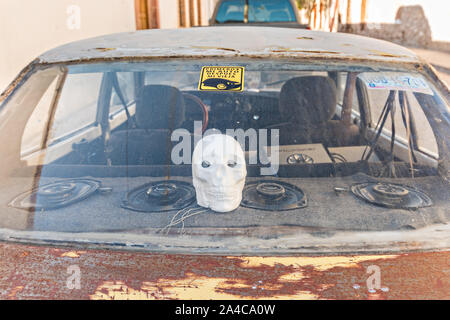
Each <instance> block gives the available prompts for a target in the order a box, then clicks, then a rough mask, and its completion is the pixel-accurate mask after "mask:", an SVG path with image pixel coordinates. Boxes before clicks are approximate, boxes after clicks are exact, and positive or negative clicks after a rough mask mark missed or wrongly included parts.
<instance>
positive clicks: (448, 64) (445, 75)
mask: <svg viewBox="0 0 450 320" xmlns="http://www.w3.org/2000/svg"><path fill="white" fill-rule="evenodd" d="M409 49H410V50H412V51H414V52H415V53H416V54H417V55H419V56H420V57H422V58H423V59H425V60H427V61H428V62H430V63H431V64H432V65H433V67H434V68H435V69H436V70H437V71H438V73H439V76H440V77H441V79H442V80H444V81H445V82H446V83H447V86H449V87H450V53H446V52H443V51H437V50H426V49H418V48H409Z"/></svg>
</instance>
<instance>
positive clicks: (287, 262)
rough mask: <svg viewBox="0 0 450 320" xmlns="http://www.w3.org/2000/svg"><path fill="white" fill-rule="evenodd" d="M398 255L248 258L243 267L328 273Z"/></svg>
mask: <svg viewBox="0 0 450 320" xmlns="http://www.w3.org/2000/svg"><path fill="white" fill-rule="evenodd" d="M396 257H397V255H378V256H376V255H369V256H351V257H342V256H340V257H339V256H337V257H336V256H335V257H314V258H311V257H303V258H301V259H298V258H295V257H276V258H273V257H251V258H246V259H245V261H244V262H243V265H245V266H247V267H254V268H258V267H261V266H263V265H264V266H269V267H274V266H275V265H283V266H296V267H304V266H308V265H311V266H314V268H315V269H317V270H319V271H326V270H328V269H331V268H334V267H342V268H351V267H356V266H357V265H358V263H361V262H363V261H368V260H374V259H393V258H396Z"/></svg>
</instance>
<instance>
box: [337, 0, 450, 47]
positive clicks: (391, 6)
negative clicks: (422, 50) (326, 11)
mask: <svg viewBox="0 0 450 320" xmlns="http://www.w3.org/2000/svg"><path fill="white" fill-rule="evenodd" d="M366 1H367V4H366V9H367V16H366V22H368V23H383V24H394V23H395V20H396V14H397V11H398V9H399V8H400V7H402V6H414V5H420V6H421V7H422V8H423V10H424V12H425V16H426V18H427V20H428V23H429V25H430V28H431V35H432V40H433V41H450V28H449V26H448V20H449V17H450V1H449V0H366ZM351 3H352V5H351V21H350V23H359V22H361V0H352V1H351ZM340 4H341V5H340V12H341V14H342V16H343V18H344V19H343V21H342V22H344V23H346V21H345V15H346V8H347V1H341V2H340Z"/></svg>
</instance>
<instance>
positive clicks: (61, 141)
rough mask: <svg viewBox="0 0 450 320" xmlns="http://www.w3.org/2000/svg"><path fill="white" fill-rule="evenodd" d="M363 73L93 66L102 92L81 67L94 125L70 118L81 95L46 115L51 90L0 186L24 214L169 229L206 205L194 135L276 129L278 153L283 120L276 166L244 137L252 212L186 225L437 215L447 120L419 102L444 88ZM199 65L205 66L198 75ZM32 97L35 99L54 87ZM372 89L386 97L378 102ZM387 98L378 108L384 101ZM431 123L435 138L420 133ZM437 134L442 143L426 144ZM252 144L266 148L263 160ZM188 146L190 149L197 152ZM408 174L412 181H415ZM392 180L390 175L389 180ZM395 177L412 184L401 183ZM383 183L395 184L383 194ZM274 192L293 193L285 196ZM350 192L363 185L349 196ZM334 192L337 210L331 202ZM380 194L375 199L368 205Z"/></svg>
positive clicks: (411, 224) (42, 226) (366, 222)
mask: <svg viewBox="0 0 450 320" xmlns="http://www.w3.org/2000/svg"><path fill="white" fill-rule="evenodd" d="M359 73H360V72H353V71H351V72H347V71H343V72H341V71H325V72H324V71H320V72H311V71H304V72H294V73H289V72H287V73H286V74H283V75H281V76H279V77H276V79H268V80H264V81H263V83H262V85H260V86H253V85H251V83H252V81H253V79H252V75H251V73H249V76H248V79H247V81H248V82H247V85H246V86H245V87H244V90H243V91H242V92H240V91H221V90H216V91H201V90H198V89H197V88H196V86H197V85H198V80H197V83H196V84H195V83H194V84H193V85H186V83H189V81H185V84H182V85H181V84H179V85H174V84H172V85H171V81H172V83H174V81H173V80H170V79H169V80H170V81H162V80H158V78H157V77H155V76H154V75H151V74H150V75H149V74H148V73H147V72H145V71H133V72H130V71H124V72H122V71H108V72H102V73H99V74H98V75H99V76H98V77H97V78H96V79H95V81H96V82H95V83H97V87H98V92H97V91H96V89H95V88H94V85H93V83H94V82H92V83H85V82H86V81H83V80H80V81H79V82H76V86H75V87H74V88H80V87H82V86H83V85H86V87H87V88H88V89H89V90H92V91H93V92H97V94H98V96H97V98H96V99H94V100H95V101H94V102H92V101H90V100H89V102H88V105H89V106H90V107H91V108H92V112H91V114H92V117H95V120H94V121H85V126H84V127H81V128H71V129H70V130H69V129H67V128H69V127H70V125H71V123H73V122H71V121H69V120H71V119H74V120H73V121H75V120H76V119H77V117H81V118H83V117H87V114H88V112H87V110H88V108H87V107H86V108H85V109H82V110H85V112H81V113H67V116H66V118H65V117H63V116H61V119H62V120H61V119H58V117H59V116H60V114H59V113H58V112H59V110H57V111H56V112H51V111H49V110H51V109H43V110H44V111H42V112H41V113H42V117H41V118H40V119H41V120H39V121H38V120H36V119H38V118H36V117H35V115H34V113H36V112H37V111H38V109H39V104H38V106H37V107H36V108H35V110H34V111H33V110H31V114H28V115H25V114H24V120H21V121H22V122H23V124H22V125H21V128H22V129H14V130H22V132H24V133H23V137H22V148H21V151H20V152H21V156H20V158H21V162H20V164H18V165H17V166H15V167H14V170H13V171H11V170H10V171H9V172H8V174H7V175H8V176H9V177H13V178H14V179H18V180H21V181H24V183H23V184H22V187H21V188H19V187H16V188H14V189H10V190H7V185H4V186H3V189H2V190H6V191H5V192H4V194H5V195H4V199H3V200H2V199H0V200H1V201H2V203H8V208H9V209H8V210H13V209H12V208H14V212H16V211H17V209H18V210H24V211H25V212H33V219H31V220H30V219H28V220H27V219H25V220H26V221H27V222H26V223H25V227H23V228H25V229H26V228H28V229H29V228H31V229H33V230H52V231H68V232H82V231H86V232H89V231H123V230H138V229H142V228H144V229H148V230H160V229H161V228H163V227H164V226H167V225H173V221H178V220H176V219H175V217H176V215H177V214H179V213H180V210H181V211H182V210H187V211H189V210H191V209H192V210H194V211H195V210H196V209H195V190H194V189H193V187H192V184H191V183H192V166H191V164H190V163H174V161H173V159H172V152H173V150H174V148H176V146H177V145H178V144H179V143H180V141H182V140H184V139H186V141H189V142H190V144H189V145H190V147H191V149H190V151H188V152H189V153H190V152H192V149H193V146H195V141H196V139H199V137H201V136H202V134H205V135H206V134H207V133H208V132H209V131H211V132H216V131H220V132H222V133H225V132H226V130H227V129H234V130H237V129H241V130H243V132H244V133H251V132H253V131H252V130H254V132H258V133H259V134H261V132H262V133H264V134H266V135H267V136H265V137H264V136H263V137H261V135H259V136H258V140H259V141H261V139H262V138H264V139H266V142H268V144H267V145H266V146H263V147H262V149H264V152H266V153H267V154H269V153H270V154H272V151H271V148H272V147H273V144H272V145H271V141H274V140H272V138H273V135H274V134H275V132H278V133H279V134H278V139H279V140H278V141H277V140H275V141H277V143H278V142H279V152H278V155H279V167H278V168H277V171H276V172H273V173H272V174H270V175H262V174H261V172H262V171H261V169H262V168H267V167H270V164H267V163H263V161H260V160H261V159H260V157H261V154H260V153H259V152H260V151H261V145H259V144H258V143H257V144H256V145H255V144H252V141H251V138H250V137H246V139H245V140H244V141H243V144H244V145H242V149H243V150H244V151H245V157H246V161H247V164H246V167H247V168H246V169H247V170H246V171H247V173H246V176H247V178H246V185H245V187H244V192H243V201H242V204H241V207H239V208H238V209H237V211H238V212H239V213H242V214H239V215H236V214H233V212H231V213H225V214H221V215H220V217H219V216H217V215H214V214H213V215H204V214H200V212H202V213H204V212H203V211H201V210H199V211H198V212H199V217H200V216H201V218H198V217H196V218H193V219H191V220H190V222H187V221H186V223H185V224H184V223H183V224H182V226H183V228H185V227H186V228H187V227H189V226H192V227H205V228H207V227H214V228H240V227H245V226H253V225H257V226H274V225H294V226H308V227H312V228H332V229H336V228H337V229H346V230H398V229H404V228H406V229H408V228H413V229H415V228H420V227H423V226H426V225H428V224H431V223H433V221H436V219H438V218H437V217H439V216H440V217H441V218H442V212H440V211H439V210H438V211H436V210H431V208H430V207H432V206H433V204H435V206H436V204H438V203H444V202H445V197H446V195H445V194H443V195H442V196H439V197H433V198H431V197H429V196H428V195H429V194H433V190H434V189H435V188H442V185H440V184H439V183H436V182H433V183H431V181H434V179H435V178H436V177H437V176H439V175H440V173H439V156H440V155H439V150H440V147H439V145H440V138H439V137H440V136H439V131H438V126H439V123H432V122H431V123H430V124H429V123H428V122H429V119H430V114H429V113H420V112H428V111H426V110H425V111H420V108H421V107H420V105H428V106H432V105H436V103H439V102H438V101H437V100H436V99H437V98H436V95H434V96H433V95H429V94H423V93H419V92H411V91H409V92H408V91H402V90H383V91H382V93H383V94H381V91H377V92H376V94H377V96H376V97H375V98H374V97H373V96H371V95H373V94H374V93H371V91H369V90H368V89H367V87H366V85H365V84H364V82H363V81H362V80H361V78H359V77H358V74H359ZM286 75H287V76H286ZM183 76H186V75H185V74H184V75H180V76H179V77H183ZM70 77H71V74H70V73H67V72H66V73H64V72H63V73H61V74H59V75H58V76H57V77H56V79H55V77H54V76H53V78H51V77H49V79H48V85H47V87H48V88H50V89H48V90H50V91H52V90H55V91H56V92H58V90H56V89H55V88H57V87H58V85H62V86H63V87H64V86H66V87H67V86H70V85H71V81H72V80H70ZM172 77H173V78H172ZM197 77H198V72H195V73H194V78H193V79H195V78H197ZM175 78H176V77H175V76H171V79H175ZM261 78H264V76H262V77H261ZM52 79H55V80H52ZM197 79H198V78H197ZM273 80H275V81H273ZM52 81H53V82H52ZM41 82H42V80H41ZM51 83H54V87H53V88H52V87H51V85H50V84H51ZM30 85H31V84H30ZM80 90H81V89H80ZM82 90H83V91H82V92H87V91H86V90H87V89H82ZM59 94H60V96H59V97H58V96H56V97H57V99H56V100H55V97H54V96H52V95H51V94H50V98H49V99H48V100H49V101H53V105H58V108H62V109H63V108H67V109H71V108H70V107H71V104H73V103H75V102H76V103H77V104H80V103H81V101H82V100H83V99H81V98H79V99H76V101H74V99H73V98H72V96H71V95H67V94H66V95H65V93H64V89H63V90H62V93H59ZM74 94H75V93H74ZM78 97H81V96H80V95H78ZM34 99H35V104H34V105H36V103H37V101H42V100H43V99H45V94H43V93H41V94H40V96H38V97H34ZM58 99H59V100H58ZM86 99H87V98H86ZM87 100H88V99H87ZM23 101H25V102H27V101H26V99H25V100H23V99H22V103H23ZM374 101H375V102H376V103H377V105H376V106H374V105H371V103H372V104H373V103H374ZM30 105H33V104H32V103H30ZM48 105H49V106H51V105H52V103H49V104H48ZM375 107H376V108H378V111H377V112H373V109H374V108H375ZM49 108H50V107H49ZM419 111H420V112H419ZM33 112H34V113H33ZM61 114H63V113H62V111H61ZM52 117H53V119H52ZM67 117H68V118H67ZM49 118H50V120H49ZM18 119H19V118H18ZM427 119H428V120H427ZM80 121H81V120H80ZM83 121H84V120H83ZM422 121H426V122H427V124H428V127H427V128H426V130H422V131H423V132H421V131H419V130H418V129H417V128H416V127H417V126H418V123H417V122H422ZM30 123H33V125H36V124H40V125H41V128H43V132H44V133H45V132H47V134H42V132H41V133H40V134H36V133H34V134H32V130H31V129H29V128H28V126H29V125H30ZM198 124H199V125H198ZM15 128H20V126H17V125H16V126H15ZM180 129H181V130H180ZM11 130H12V129H11ZM27 130H29V131H30V132H31V133H29V132H28V131H27ZM27 132H28V133H27ZM61 132H62V133H61ZM175 132H178V135H177V136H176V137H175V138H174V137H173V135H174V133H175ZM405 132H406V133H405ZM427 132H428V134H431V137H433V139H434V140H433V139H426V140H425V139H423V140H421V138H422V137H423V134H426V133H427ZM396 133H397V134H396ZM38 138H39V139H38ZM247 138H248V139H247ZM27 139H31V140H33V139H34V140H36V141H38V140H40V141H39V142H38V143H36V147H27V148H25V147H24V146H25V145H26V142H27ZM34 140H33V141H34ZM432 140H433V141H434V143H435V144H436V145H431V146H428V145H427V144H429V141H432ZM197 141H198V140H197ZM424 142H426V143H427V144H424ZM183 152H186V151H183ZM254 152H256V153H258V157H257V160H258V161H257V162H256V163H251V161H250V159H251V158H252V153H254ZM9 154H12V152H9ZM184 156H188V157H187V158H188V159H189V157H190V154H188V155H186V154H184ZM10 163H12V161H11V162H10ZM411 179H414V180H411ZM410 180H411V181H414V186H415V187H414V188H413V187H411V186H410V185H408V182H409V181H410ZM5 181H6V180H5ZM381 182H383V183H386V185H381V186H380V185H379V184H380V183H381ZM368 184H369V185H368ZM372 184H373V185H372ZM397 184H401V185H400V188H401V190H400V191H399V190H397V189H398V188H399V187H398V186H397ZM16 185H17V186H19V185H20V184H19V183H16ZM372 187H373V188H375V189H376V188H378V189H380V190H381V191H380V190H378V191H376V192H375V193H377V192H378V193H377V194H383V196H376V197H375V198H374V197H372V198H371V195H372V193H371V192H372V191H373V190H372V189H370V188H372ZM416 187H417V189H416ZM5 188H6V189H5ZM264 188H266V189H267V190H265V189H264ZM262 189H263V191H261V190H262ZM369 189H370V190H369ZM444 189H445V188H444ZM173 190H177V191H173ZM277 190H278V191H277ZM386 190H387V191H386ZM173 192H174V194H175V195H171V196H169V193H173ZM274 192H275V193H277V192H281V193H282V194H281V195H279V197H278V198H276V197H275V198H273V193H274ZM396 192H397V193H402V194H409V195H408V196H407V198H405V199H406V200H405V199H403V200H402V201H400V202H399V201H398V199H397V198H395V197H394V196H392V193H396ZM342 193H343V194H344V195H343V196H341V194H342ZM149 194H151V197H155V198H151V197H150V196H149ZM155 195H157V196H155ZM149 197H150V198H149ZM265 197H266V198H265ZM267 197H269V198H267ZM349 197H358V199H356V198H352V199H353V201H350V200H349ZM94 198H95V199H97V201H94V200H93V199H94ZM155 199H157V200H155ZM330 201H333V203H334V204H333V206H335V207H336V208H337V209H336V210H335V212H330V210H329V207H328V206H327V205H326V204H327V203H329V202H330ZM369 205H370V206H371V210H367V208H368V206H369ZM92 209H94V211H92ZM197 209H198V208H197ZM386 210H387V211H386ZM410 210H420V212H421V219H416V217H415V216H413V215H408V214H407V212H409V211H410ZM187 211H186V212H187ZM183 212H184V213H183V214H184V215H183V217H184V216H185V214H186V212H185V211H183ZM264 212H270V214H264ZM75 213H76V214H75ZM14 214H16V213H14ZM16 215H17V214H16ZM381 215H382V216H381ZM444 216H445V214H444ZM381 217H383V218H381ZM174 219H175V220H174ZM445 219H446V218H445ZM445 219H444V220H445ZM30 221H31V222H30ZM183 221H184V220H183ZM171 223H172V224H171ZM176 227H177V228H178V227H181V224H180V225H177V226H176Z"/></svg>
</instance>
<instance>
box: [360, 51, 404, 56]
mask: <svg viewBox="0 0 450 320" xmlns="http://www.w3.org/2000/svg"><path fill="white" fill-rule="evenodd" d="M369 51H370V52H372V53H369V55H370V56H380V57H388V58H404V57H406V56H405V55H398V54H392V53H388V52H383V51H378V50H369Z"/></svg>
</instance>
